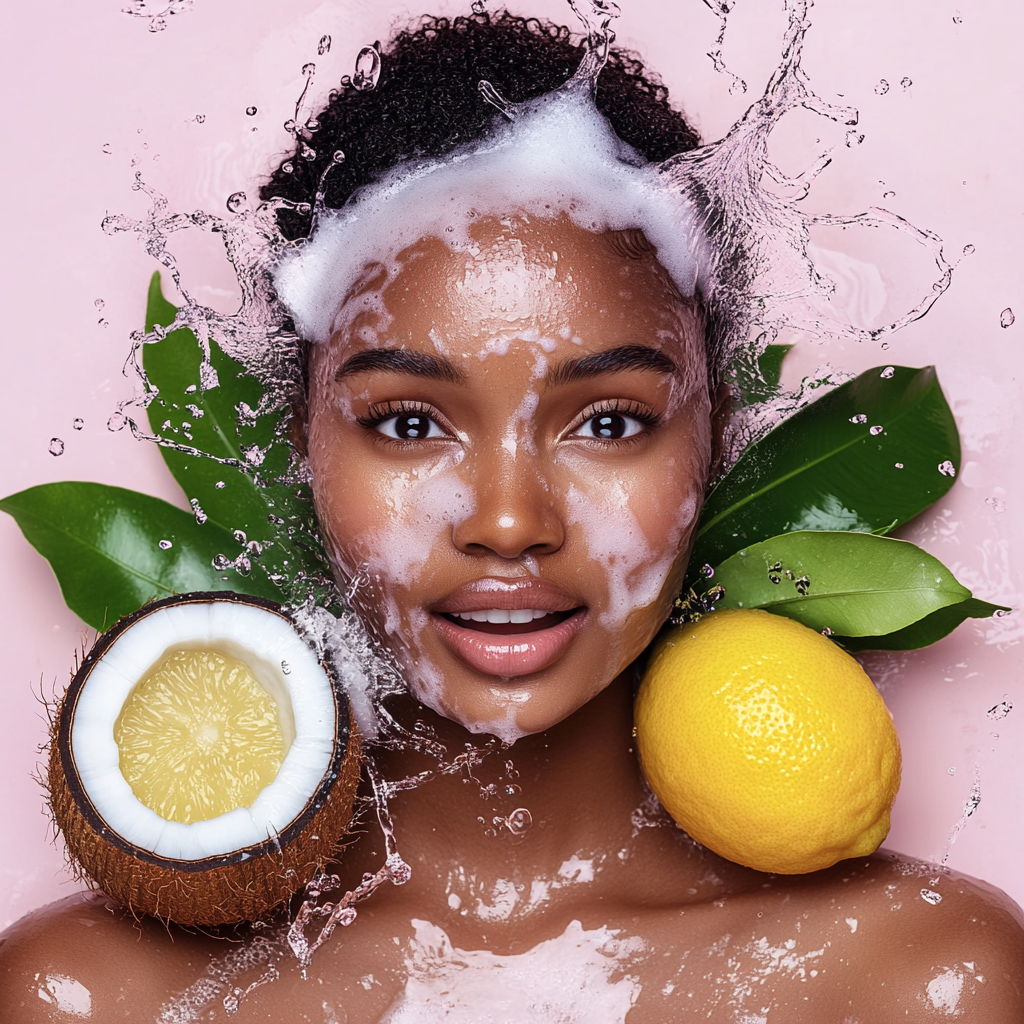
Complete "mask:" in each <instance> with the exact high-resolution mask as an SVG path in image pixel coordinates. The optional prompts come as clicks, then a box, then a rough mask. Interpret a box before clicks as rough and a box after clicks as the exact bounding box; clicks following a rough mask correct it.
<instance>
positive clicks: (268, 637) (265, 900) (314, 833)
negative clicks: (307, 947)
mask: <svg viewBox="0 0 1024 1024" xmlns="http://www.w3.org/2000/svg"><path fill="white" fill-rule="evenodd" d="M204 673H207V675H205V676H204ZM197 680H198V683H197ZM179 684H182V686H179ZM197 686H198V689H197ZM207 686H208V687H209V691H208V692H209V693H210V694H212V696H210V697H205V696H203V694H204V693H205V692H207V691H206V690H204V687H207ZM182 687H183V688H182ZM197 693H198V694H199V696H197ZM182 694H184V695H182ZM204 702H208V703H209V704H210V710H209V713H208V714H207V712H206V708H205V705H204ZM218 702H219V703H218ZM225 709H226V710H225ZM140 723H141V725H140ZM154 723H156V724H155V725H154ZM140 729H141V733H140V731H139V730H140ZM133 730H134V731H133ZM147 730H148V731H147ZM154 730H155V732H154ZM250 737H252V738H251V740H250ZM150 741H152V742H150ZM359 748H360V742H359V736H358V734H357V733H356V732H355V730H354V728H353V726H352V724H351V721H350V716H349V708H348V702H347V700H346V698H345V695H344V692H343V690H342V689H341V687H340V686H339V685H338V684H337V681H336V680H334V679H333V678H332V675H331V670H330V669H329V668H328V667H327V666H326V665H325V664H323V663H321V662H320V661H319V660H318V659H317V657H316V655H315V654H314V652H313V651H312V650H311V649H310V647H309V646H308V645H307V643H306V642H305V641H304V640H303V639H302V637H301V636H300V635H299V634H298V633H297V632H296V630H295V627H294V626H293V624H292V622H291V620H290V619H289V617H288V616H287V614H286V613H285V612H284V611H283V609H282V608H281V607H280V606H278V605H275V604H274V603H273V602H270V601H265V600H262V599H261V598H256V597H249V596H245V595H241V594H234V593H230V592H217V593H197V594H183V595H179V596H176V597H171V598H167V599H166V600H162V601H157V602H155V603H153V604H150V605H147V606H146V607H145V608H142V609H140V610H139V611H137V612H135V613H133V614H132V615H128V616H126V617H125V618H123V619H121V620H120V621H119V622H118V623H117V625H115V626H114V627H113V628H112V629H110V630H108V631H107V632H106V633H104V634H103V635H102V636H101V637H100V638H99V639H98V640H97V642H96V644H95V646H94V647H93V648H92V650H91V651H90V652H89V654H88V656H87V657H86V659H85V661H84V662H83V664H82V666H81V668H80V669H79V671H78V672H77V673H76V675H75V677H74V679H73V680H72V682H71V685H70V687H69V688H68V691H67V693H66V694H65V695H64V699H63V700H62V702H61V705H60V708H59V710H58V714H57V716H56V718H55V720H54V726H53V736H52V742H51V746H50V764H49V784H50V802H51V808H52V811H53V816H54V820H55V821H56V823H57V825H58V827H59V828H60V830H61V831H62V832H63V834H64V839H65V842H66V844H67V848H68V853H69V855H70V856H71V858H72V860H73V862H74V863H76V864H77V865H78V866H79V867H80V869H81V871H82V873H83V874H84V875H85V876H87V877H88V878H89V879H91V880H92V881H93V882H95V883H96V884H97V885H98V886H99V887H100V888H101V889H103V890H104V891H105V892H106V893H107V894H108V895H110V896H112V897H113V898H114V899H115V900H117V901H118V902H119V903H121V904H122V905H123V906H125V907H126V908H128V909H129V910H130V911H131V912H132V913H134V914H150V915H152V916H154V917H159V918H163V919H165V920H170V921H174V922H177V923H178V924H185V925H206V926H211V925H219V924H229V923H233V922H238V921H246V920H256V919H258V918H261V917H264V916H266V915H267V914H268V913H270V912H271V911H273V910H274V909H275V908H277V907H280V906H281V905H282V904H283V903H284V902H285V901H286V900H287V899H288V898H289V897H290V896H291V895H293V894H294V893H295V892H297V891H298V890H299V889H301V888H302V886H303V885H305V883H306V882H308V881H309V880H310V879H311V878H312V877H313V876H314V875H315V874H316V872H317V871H318V870H319V869H320V868H322V867H323V866H324V865H325V864H327V863H328V862H329V861H330V860H331V859H332V858H333V857H334V856H336V855H337V852H338V849H339V846H340V843H341V840H342V838H343V837H344V835H345V833H346V831H347V828H348V825H349V822H350V820H351V817H352V806H353V801H354V799H355V793H356V788H357V785H358V782H359ZM211 764H213V765H214V766H215V767H216V768H217V769H218V770H217V771H216V772H214V771H213V770H212V769H210V768H209V765H211ZM147 773H148V774H147ZM204 773H205V774H207V775H212V776H214V777H213V778H212V779H211V778H206V777H204ZM129 780H131V781H129ZM140 794H141V795H140ZM239 794H247V795H242V796H240V795H239ZM239 801H241V802H242V803H244V806H242V805H240V804H239Z"/></svg>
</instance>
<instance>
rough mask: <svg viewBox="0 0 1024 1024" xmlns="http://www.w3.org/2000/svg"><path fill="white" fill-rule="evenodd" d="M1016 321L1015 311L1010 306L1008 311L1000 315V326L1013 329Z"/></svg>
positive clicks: (1007, 308) (1005, 310)
mask: <svg viewBox="0 0 1024 1024" xmlns="http://www.w3.org/2000/svg"><path fill="white" fill-rule="evenodd" d="M1016 319H1017V318H1016V317H1015V316H1014V315H1013V310H1012V309H1010V307H1009V306H1007V307H1006V309H1004V310H1003V311H1002V313H1000V314H999V326H1000V327H1011V326H1012V325H1013V322H1014V320H1016Z"/></svg>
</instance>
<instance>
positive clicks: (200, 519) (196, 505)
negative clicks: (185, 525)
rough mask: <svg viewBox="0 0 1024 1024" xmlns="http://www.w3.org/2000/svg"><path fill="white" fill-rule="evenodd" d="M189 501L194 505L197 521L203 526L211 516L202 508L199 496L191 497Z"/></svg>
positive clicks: (193, 510)
mask: <svg viewBox="0 0 1024 1024" xmlns="http://www.w3.org/2000/svg"><path fill="white" fill-rule="evenodd" d="M188 503H189V504H190V505H191V506H192V514H193V515H194V516H195V517H196V522H197V523H198V524H199V525H200V526H202V525H203V523H205V522H206V520H207V519H209V518H210V517H209V516H208V515H207V514H206V513H205V512H204V511H203V510H202V508H201V507H200V505H199V500H198V499H197V498H189V500H188Z"/></svg>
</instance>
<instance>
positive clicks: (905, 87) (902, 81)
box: [900, 76, 914, 89]
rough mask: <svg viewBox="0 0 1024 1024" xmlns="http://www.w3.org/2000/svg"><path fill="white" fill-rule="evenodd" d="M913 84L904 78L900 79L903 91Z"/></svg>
mask: <svg viewBox="0 0 1024 1024" xmlns="http://www.w3.org/2000/svg"><path fill="white" fill-rule="evenodd" d="M913 84H914V83H913V82H912V81H911V80H910V79H909V78H907V77H906V76H904V77H903V78H901V79H900V85H902V86H903V88H904V89H909V88H910V87H911V86H912V85H913Z"/></svg>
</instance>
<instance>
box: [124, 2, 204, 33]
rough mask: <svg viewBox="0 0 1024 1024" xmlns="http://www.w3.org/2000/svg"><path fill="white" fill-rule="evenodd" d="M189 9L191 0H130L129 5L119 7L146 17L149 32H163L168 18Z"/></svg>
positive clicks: (129, 13)
mask: <svg viewBox="0 0 1024 1024" xmlns="http://www.w3.org/2000/svg"><path fill="white" fill-rule="evenodd" d="M191 9H192V0H156V2H150V0H131V5H130V6H129V7H122V8H121V13H122V14H128V15H131V17H133V18H144V19H146V20H147V21H148V22H149V31H150V32H163V31H164V30H165V29H166V28H167V19H168V18H170V17H172V16H174V15H175V14H184V13H185V11H189V10H191Z"/></svg>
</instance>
